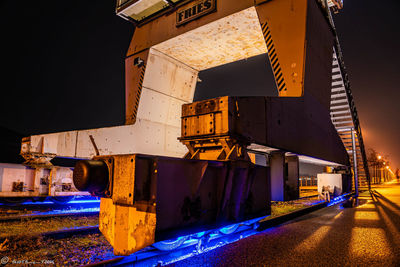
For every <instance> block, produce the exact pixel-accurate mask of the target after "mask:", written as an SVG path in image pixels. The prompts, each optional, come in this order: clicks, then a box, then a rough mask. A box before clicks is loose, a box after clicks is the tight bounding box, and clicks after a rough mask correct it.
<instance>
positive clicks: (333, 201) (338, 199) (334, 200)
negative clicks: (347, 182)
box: [327, 194, 350, 207]
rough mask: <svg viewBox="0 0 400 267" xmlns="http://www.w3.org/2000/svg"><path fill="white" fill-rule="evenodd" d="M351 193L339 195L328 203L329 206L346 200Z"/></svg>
mask: <svg viewBox="0 0 400 267" xmlns="http://www.w3.org/2000/svg"><path fill="white" fill-rule="evenodd" d="M349 195H350V194H344V195H341V196H338V197H335V198H334V199H332V200H331V202H329V204H328V205H327V206H328V207H331V206H333V205H336V204H339V203H341V202H343V201H345V200H346V198H347V197H348V196H349Z"/></svg>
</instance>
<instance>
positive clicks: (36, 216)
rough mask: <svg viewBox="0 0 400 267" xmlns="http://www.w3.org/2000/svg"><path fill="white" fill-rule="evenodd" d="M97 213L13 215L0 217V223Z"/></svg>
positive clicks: (66, 212)
mask: <svg viewBox="0 0 400 267" xmlns="http://www.w3.org/2000/svg"><path fill="white" fill-rule="evenodd" d="M98 214H99V211H98V210H94V211H75V212H68V211H64V212H62V213H60V212H59V213H50V214H49V213H45V214H21V215H13V216H1V217H0V222H11V221H20V220H29V219H30V220H32V219H49V218H55V217H77V216H94V215H98Z"/></svg>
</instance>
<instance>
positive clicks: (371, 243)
mask: <svg viewBox="0 0 400 267" xmlns="http://www.w3.org/2000/svg"><path fill="white" fill-rule="evenodd" d="M376 191H377V194H375V195H374V196H371V195H370V194H369V193H368V192H366V193H364V194H362V195H361V196H360V203H361V204H362V205H360V206H359V207H357V208H341V207H338V206H334V207H330V208H327V209H323V210H319V211H316V212H314V213H311V214H308V215H305V216H303V217H300V218H298V219H296V220H294V221H292V222H289V223H286V224H284V225H282V226H279V227H275V228H272V229H268V230H266V231H263V232H261V233H260V234H257V235H254V236H251V237H249V238H246V239H243V240H240V241H238V242H235V243H232V244H229V245H226V246H224V247H221V248H217V249H215V250H212V251H210V252H208V253H204V254H201V255H198V256H195V257H192V258H190V259H186V260H183V261H180V262H177V263H175V264H172V265H171V266H400V207H399V204H400V185H399V184H394V185H390V186H382V187H379V188H376Z"/></svg>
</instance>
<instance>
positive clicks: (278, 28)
mask: <svg viewBox="0 0 400 267" xmlns="http://www.w3.org/2000/svg"><path fill="white" fill-rule="evenodd" d="M312 1H313V0H312ZM308 2H309V0H296V1H293V0H279V1H268V2H265V3H263V4H260V5H257V7H256V10H257V13H258V17H259V20H260V24H261V27H262V31H263V35H264V39H265V43H266V44H267V49H268V56H269V59H270V62H271V66H272V69H273V72H274V76H275V81H276V85H277V89H278V93H279V96H297V97H299V96H302V95H303V93H304V89H303V83H304V66H305V49H304V48H305V44H306V19H307V4H308Z"/></svg>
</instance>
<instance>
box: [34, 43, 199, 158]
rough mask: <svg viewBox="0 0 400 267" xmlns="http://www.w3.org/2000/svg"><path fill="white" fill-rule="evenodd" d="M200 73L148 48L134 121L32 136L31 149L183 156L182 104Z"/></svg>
mask: <svg viewBox="0 0 400 267" xmlns="http://www.w3.org/2000/svg"><path fill="white" fill-rule="evenodd" d="M197 77H198V72H197V71H196V70H194V69H193V68H191V67H189V66H187V65H185V64H183V63H181V62H179V61H177V60H175V59H173V58H171V57H169V56H167V55H165V54H163V53H161V52H159V51H157V50H155V49H150V54H149V60H148V63H147V66H146V72H145V75H144V80H143V89H142V93H141V99H140V103H139V108H138V113H137V120H136V123H135V124H134V125H123V126H117V127H106V128H99V129H90V130H81V131H68V132H61V133H53V134H44V135H35V136H31V144H30V148H29V150H30V152H39V153H54V154H56V155H57V156H59V157H73V158H91V157H93V156H95V155H96V151H95V149H94V147H93V144H92V142H91V141H90V136H92V137H93V139H94V142H95V144H96V146H97V148H98V150H99V153H100V155H116V154H132V153H142V154H151V155H162V156H172V157H182V156H184V154H185V153H186V152H187V149H186V147H185V146H184V145H182V144H181V143H180V142H179V141H178V140H177V138H178V137H179V136H180V133H181V130H180V129H181V107H182V104H184V103H190V102H192V101H193V96H194V91H195V88H196V82H197Z"/></svg>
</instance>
